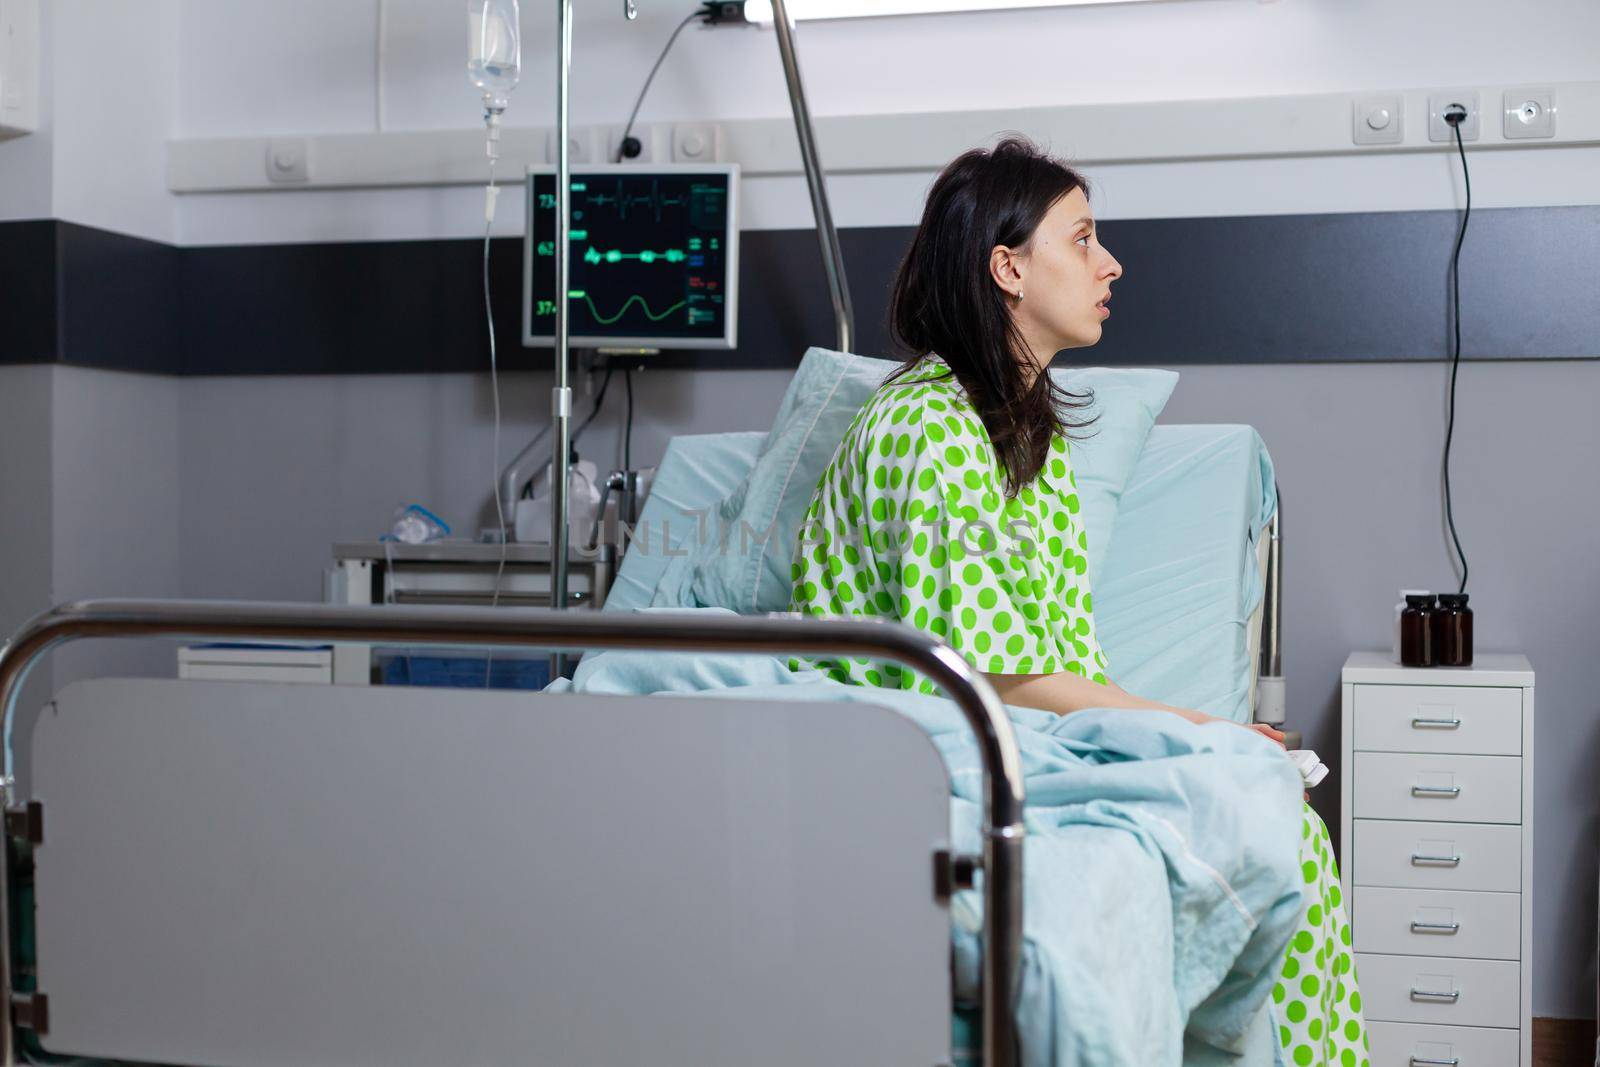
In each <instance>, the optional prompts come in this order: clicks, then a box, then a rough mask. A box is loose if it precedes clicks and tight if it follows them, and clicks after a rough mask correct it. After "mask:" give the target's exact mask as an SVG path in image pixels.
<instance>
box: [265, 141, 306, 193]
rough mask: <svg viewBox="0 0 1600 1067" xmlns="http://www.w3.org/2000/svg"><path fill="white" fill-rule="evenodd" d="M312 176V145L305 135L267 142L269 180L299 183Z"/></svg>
mask: <svg viewBox="0 0 1600 1067" xmlns="http://www.w3.org/2000/svg"><path fill="white" fill-rule="evenodd" d="M310 177H311V146H310V145H309V144H308V143H307V141H306V139H305V138H304V137H284V138H279V139H277V140H273V141H268V142H267V180H268V181H269V182H280V183H290V184H292V183H298V182H304V181H307V180H309V179H310Z"/></svg>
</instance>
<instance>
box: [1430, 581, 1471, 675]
mask: <svg viewBox="0 0 1600 1067" xmlns="http://www.w3.org/2000/svg"><path fill="white" fill-rule="evenodd" d="M1432 621H1433V662H1434V663H1435V664H1437V665H1438V666H1440V667H1470V666H1472V609H1471V608H1469V607H1467V594H1465V593H1440V594H1439V607H1438V608H1437V609H1436V610H1435V611H1434V612H1433V620H1432Z"/></svg>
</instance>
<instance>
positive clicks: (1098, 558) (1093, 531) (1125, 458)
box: [1050, 367, 1178, 600]
mask: <svg viewBox="0 0 1600 1067" xmlns="http://www.w3.org/2000/svg"><path fill="white" fill-rule="evenodd" d="M1050 376H1051V377H1052V378H1054V379H1055V380H1056V384H1057V385H1059V386H1061V387H1062V388H1063V389H1067V390H1070V391H1071V392H1074V393H1082V392H1087V391H1093V393H1094V406H1093V407H1091V408H1089V409H1087V410H1084V411H1078V412H1074V415H1075V416H1076V417H1080V418H1081V417H1083V416H1085V415H1098V416H1099V418H1098V419H1097V420H1096V422H1095V424H1094V425H1093V426H1091V427H1089V428H1088V429H1087V430H1082V431H1079V432H1080V433H1082V434H1083V435H1084V437H1083V439H1082V440H1075V441H1073V442H1071V448H1070V454H1071V457H1072V475H1073V477H1074V478H1076V479H1077V480H1078V501H1079V503H1081V504H1082V505H1083V525H1084V530H1085V531H1087V533H1088V535H1089V551H1088V556H1089V588H1091V589H1098V588H1099V585H1098V582H1099V576H1100V568H1101V566H1102V565H1103V564H1104V563H1105V559H1106V551H1107V550H1108V549H1109V548H1110V547H1111V537H1112V532H1113V530H1114V529H1115V527H1116V521H1117V505H1118V503H1119V502H1120V501H1121V500H1122V491H1123V489H1125V488H1126V487H1127V485H1128V479H1129V478H1130V477H1132V476H1133V466H1134V464H1135V463H1137V462H1138V461H1139V453H1140V452H1142V451H1143V450H1144V442H1145V438H1147V437H1149V436H1150V430H1151V428H1152V427H1154V426H1155V424H1156V419H1157V417H1159V416H1160V414H1161V409H1162V408H1164V407H1166V406H1167V400H1168V399H1169V398H1170V397H1171V396H1172V390H1173V389H1175V388H1176V387H1177V385H1178V375H1177V372H1175V371H1170V370H1148V369H1145V368H1142V367H1061V368H1055V369H1052V370H1051V371H1050ZM1095 599H1096V600H1098V599H1100V598H1099V597H1096V598H1095Z"/></svg>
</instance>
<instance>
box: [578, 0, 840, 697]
mask: <svg viewBox="0 0 1600 1067" xmlns="http://www.w3.org/2000/svg"><path fill="white" fill-rule="evenodd" d="M556 3H557V16H556V79H557V81H556V249H555V251H556V287H555V291H556V302H555V303H556V337H555V342H556V343H555V370H556V383H555V388H554V389H553V390H552V391H551V413H552V415H553V416H554V422H555V467H554V472H553V474H554V477H553V478H552V481H551V486H550V599H551V607H553V608H555V609H557V610H565V609H566V607H567V538H568V529H567V509H568V499H567V489H568V484H567V483H568V480H569V478H570V474H569V473H568V472H569V469H570V467H571V436H572V426H571V415H572V389H571V388H570V387H569V385H568V384H567V382H568V366H569V363H570V356H571V353H570V344H569V339H568V333H567V321H568V310H569V309H568V307H567V304H568V298H567V296H566V294H567V292H568V280H567V277H568V276H567V271H568V267H569V264H568V262H567V259H568V256H569V255H570V250H571V247H572V212H571V198H572V182H571V179H570V177H569V166H568V160H567V146H568V138H569V136H570V133H569V118H570V116H569V109H568V89H569V86H570V84H571V75H572V0H556ZM623 14H624V15H625V16H626V17H627V18H628V19H629V20H632V19H634V18H636V17H638V9H637V8H636V7H635V4H634V0H623ZM772 25H773V29H774V30H776V31H777V35H778V54H779V56H780V58H781V59H782V60H783V75H784V81H785V84H786V85H787V86H788V90H789V109H790V111H791V112H793V114H794V128H795V135H796V136H797V138H798V139H799V142H800V161H801V163H802V164H803V165H804V167H805V172H806V188H807V189H808V190H809V191H810V193H811V211H812V214H813V215H814V216H815V218H816V223H817V240H818V243H819V244H820V245H821V246H822V267H823V270H824V271H825V272H826V273H827V276H828V294H829V296H830V298H831V299H832V301H833V317H834V337H835V344H836V345H837V347H838V350H839V351H840V352H849V351H850V350H851V348H852V347H853V346H854V344H855V309H854V307H853V306H852V304H851V301H850V286H849V282H848V280H847V279H846V277H845V270H844V250H843V249H842V247H841V246H840V244H839V231H838V229H837V228H836V227H835V226H834V224H833V210H832V208H831V207H830V206H829V203H828V188H827V186H826V184H824V181H823V174H822V159H821V156H820V155H819V154H818V152H817V138H816V133H815V131H814V130H813V129H812V125H811V109H810V108H809V107H808V106H807V104H806V91H805V84H804V83H803V82H802V81H801V78H800V59H799V54H798V53H797V52H796V51H795V45H794V19H793V17H792V16H791V15H790V14H789V5H788V3H787V2H786V0H772ZM563 660H564V657H563V656H561V655H559V654H558V655H557V656H556V657H555V658H554V661H553V664H552V667H553V670H552V675H553V676H554V675H560V674H562V673H564V672H563V670H562V667H563V665H564V664H563Z"/></svg>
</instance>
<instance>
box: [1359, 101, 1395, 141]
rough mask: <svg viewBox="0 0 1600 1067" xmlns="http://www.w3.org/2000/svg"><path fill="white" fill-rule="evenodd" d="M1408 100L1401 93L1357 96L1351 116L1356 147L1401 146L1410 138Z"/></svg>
mask: <svg viewBox="0 0 1600 1067" xmlns="http://www.w3.org/2000/svg"><path fill="white" fill-rule="evenodd" d="M1405 118H1406V113H1405V98H1404V97H1402V96H1401V95H1400V94H1399V93H1390V94H1388V95H1384V96H1360V97H1357V98H1356V100H1355V103H1354V107H1353V108H1352V109H1351V113H1350V123H1351V137H1352V138H1353V139H1354V140H1355V143H1356V144H1399V143H1400V142H1401V141H1404V140H1405V138H1406V123H1405Z"/></svg>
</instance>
